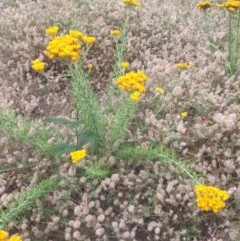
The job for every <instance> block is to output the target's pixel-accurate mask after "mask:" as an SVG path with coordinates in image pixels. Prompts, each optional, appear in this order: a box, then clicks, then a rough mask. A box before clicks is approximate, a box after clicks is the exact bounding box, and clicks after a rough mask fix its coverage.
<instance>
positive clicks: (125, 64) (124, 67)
mask: <svg viewBox="0 0 240 241" xmlns="http://www.w3.org/2000/svg"><path fill="white" fill-rule="evenodd" d="M121 67H122V68H123V69H126V68H128V67H129V63H128V62H126V61H124V62H122V63H121Z"/></svg>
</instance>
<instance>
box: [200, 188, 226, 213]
mask: <svg viewBox="0 0 240 241" xmlns="http://www.w3.org/2000/svg"><path fill="white" fill-rule="evenodd" d="M195 194H196V203H197V206H198V207H199V208H200V209H201V210H203V211H213V212H214V213H217V212H219V211H220V210H222V209H223V208H224V207H225V201H227V200H228V199H229V197H230V196H229V194H228V192H226V191H224V190H221V189H218V188H216V187H213V186H204V185H197V186H196V187H195Z"/></svg>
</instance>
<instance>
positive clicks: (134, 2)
mask: <svg viewBox="0 0 240 241" xmlns="http://www.w3.org/2000/svg"><path fill="white" fill-rule="evenodd" d="M123 3H125V4H127V5H129V6H134V7H140V6H141V3H140V2H138V1H137V0H123Z"/></svg>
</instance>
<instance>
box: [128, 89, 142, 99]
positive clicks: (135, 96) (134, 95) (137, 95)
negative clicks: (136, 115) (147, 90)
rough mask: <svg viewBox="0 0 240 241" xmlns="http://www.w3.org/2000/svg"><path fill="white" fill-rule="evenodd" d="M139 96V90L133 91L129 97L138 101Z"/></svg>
mask: <svg viewBox="0 0 240 241" xmlns="http://www.w3.org/2000/svg"><path fill="white" fill-rule="evenodd" d="M140 96H141V93H140V92H139V91H135V92H133V93H132V94H131V95H130V99H131V100H133V101H139V100H140Z"/></svg>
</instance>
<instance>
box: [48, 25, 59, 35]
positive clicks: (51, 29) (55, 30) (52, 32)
mask: <svg viewBox="0 0 240 241" xmlns="http://www.w3.org/2000/svg"><path fill="white" fill-rule="evenodd" d="M58 29H59V28H58V26H52V27H49V28H47V29H45V33H46V34H47V35H49V36H55V35H57V33H58Z"/></svg>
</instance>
